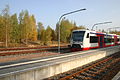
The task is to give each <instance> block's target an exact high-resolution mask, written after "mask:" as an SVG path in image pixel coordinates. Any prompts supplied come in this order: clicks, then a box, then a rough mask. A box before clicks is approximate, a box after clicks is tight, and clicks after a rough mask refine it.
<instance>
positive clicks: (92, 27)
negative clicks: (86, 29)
mask: <svg viewBox="0 0 120 80" xmlns="http://www.w3.org/2000/svg"><path fill="white" fill-rule="evenodd" d="M108 23H112V22H103V23H96V24H94V25H93V26H92V30H93V28H94V26H96V25H100V24H108Z"/></svg>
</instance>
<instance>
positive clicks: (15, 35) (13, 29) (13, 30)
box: [10, 14, 20, 43]
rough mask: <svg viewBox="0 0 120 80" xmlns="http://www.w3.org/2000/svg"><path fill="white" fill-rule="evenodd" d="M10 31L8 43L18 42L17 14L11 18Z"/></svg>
mask: <svg viewBox="0 0 120 80" xmlns="http://www.w3.org/2000/svg"><path fill="white" fill-rule="evenodd" d="M10 21H11V31H10V42H14V43H17V42H20V31H19V25H18V19H17V14H14V15H12V16H11V19H10Z"/></svg>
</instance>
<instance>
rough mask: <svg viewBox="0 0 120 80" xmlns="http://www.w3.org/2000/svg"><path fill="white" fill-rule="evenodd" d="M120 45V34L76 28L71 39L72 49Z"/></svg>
mask: <svg viewBox="0 0 120 80" xmlns="http://www.w3.org/2000/svg"><path fill="white" fill-rule="evenodd" d="M115 45H120V35H116V34H107V33H102V32H97V31H90V30H74V31H73V32H72V36H71V39H70V46H71V50H72V51H79V50H89V49H94V48H103V47H110V46H115Z"/></svg>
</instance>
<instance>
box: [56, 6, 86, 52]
mask: <svg viewBox="0 0 120 80" xmlns="http://www.w3.org/2000/svg"><path fill="white" fill-rule="evenodd" d="M83 10H86V9H85V8H84V9H79V10H75V11H72V12H68V13H65V14H63V15H61V16H60V18H59V21H58V53H60V22H61V19H62V18H63V17H64V16H66V15H69V14H72V13H76V12H79V11H83Z"/></svg>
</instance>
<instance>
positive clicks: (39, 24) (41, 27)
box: [37, 22, 44, 40]
mask: <svg viewBox="0 0 120 80" xmlns="http://www.w3.org/2000/svg"><path fill="white" fill-rule="evenodd" d="M37 27H38V39H39V40H41V32H42V30H44V26H43V24H42V23H41V22H38V25H37Z"/></svg>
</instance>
